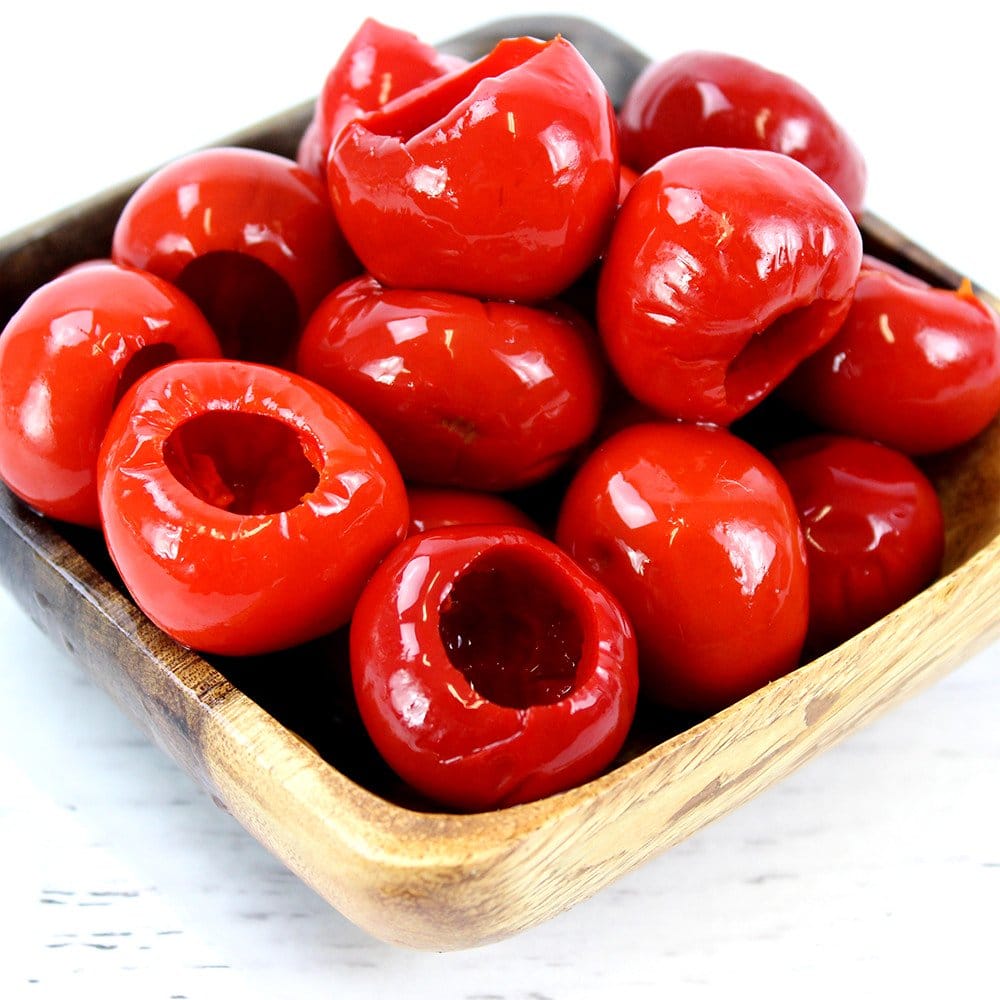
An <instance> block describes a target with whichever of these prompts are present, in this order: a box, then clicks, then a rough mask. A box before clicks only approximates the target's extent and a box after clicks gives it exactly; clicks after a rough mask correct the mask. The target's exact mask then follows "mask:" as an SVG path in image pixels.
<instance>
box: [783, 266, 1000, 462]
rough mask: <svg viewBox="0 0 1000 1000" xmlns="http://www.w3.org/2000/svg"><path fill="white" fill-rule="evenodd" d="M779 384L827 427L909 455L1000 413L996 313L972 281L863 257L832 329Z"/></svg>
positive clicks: (938, 446) (950, 443)
mask: <svg viewBox="0 0 1000 1000" xmlns="http://www.w3.org/2000/svg"><path fill="white" fill-rule="evenodd" d="M782 391H783V394H784V395H785V397H786V398H787V399H788V400H789V401H791V402H792V403H794V405H795V406H796V407H798V408H799V409H801V410H802V411H803V412H804V413H806V414H807V415H808V416H809V417H811V418H812V419H813V420H815V421H816V422H817V423H819V424H820V425H821V426H823V427H828V428H830V429H832V430H836V431H840V432H843V433H846V434H857V435H860V436H862V437H869V438H874V439H875V440H878V441H881V442H882V443H883V444H886V445H889V446H890V447H893V448H898V449H899V450H900V451H903V452H906V453H907V454H911V455H921V454H926V453H930V452H935V451H941V450H943V449H945V448H953V447H955V446H956V445H959V444H962V443H963V442H964V441H967V440H969V439H970V438H972V437H974V436H975V435H976V434H978V433H979V432H980V431H981V430H983V429H984V428H985V427H986V426H987V425H988V424H989V423H990V421H991V420H993V418H994V417H995V416H996V415H997V413H998V412H1000V318H998V316H997V314H996V312H994V310H993V309H991V308H990V306H989V305H987V304H986V303H985V302H984V301H982V300H981V299H979V298H977V297H976V296H975V294H974V293H973V291H972V288H971V285H969V284H968V283H966V284H965V285H963V287H962V288H960V289H959V290H958V291H953V290H951V289H944V288H933V287H931V286H930V285H928V284H926V283H925V282H923V281H920V280H919V279H918V278H915V277H913V276H912V275H907V274H902V273H901V272H899V271H896V270H895V269H894V268H888V267H887V265H885V264H882V263H881V262H880V261H876V260H875V259H873V258H865V263H864V266H863V268H862V271H861V276H860V278H859V279H858V285H857V289H856V291H855V294H854V301H853V304H852V305H851V310H850V312H849V313H848V314H847V318H846V319H845V321H844V323H843V325H842V326H841V328H840V330H839V331H838V332H837V335H836V336H835V337H834V338H833V339H832V340H831V341H830V342H829V343H828V344H826V346H825V347H823V349H822V350H820V351H818V352H817V353H816V354H815V355H813V356H812V357H810V358H809V359H808V360H807V361H806V362H805V363H804V364H803V365H802V366H801V367H800V368H799V369H798V370H797V371H796V372H795V374H794V375H793V376H792V377H791V379H789V381H788V383H787V384H786V385H785V386H784V387H783V390H782Z"/></svg>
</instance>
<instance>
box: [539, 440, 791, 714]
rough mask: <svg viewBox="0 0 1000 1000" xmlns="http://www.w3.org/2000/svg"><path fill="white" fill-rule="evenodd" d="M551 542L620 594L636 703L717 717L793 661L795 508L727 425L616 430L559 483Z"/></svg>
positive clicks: (764, 463) (770, 469)
mask: <svg viewBox="0 0 1000 1000" xmlns="http://www.w3.org/2000/svg"><path fill="white" fill-rule="evenodd" d="M556 541H557V542H558V543H559V544H560V545H561V546H562V547H563V548H565V549H566V551H567V552H569V553H570V555H572V556H573V558H574V559H576V560H577V561H578V562H579V563H580V564H581V565H582V566H583V567H584V568H585V569H587V570H588V571H589V572H591V573H593V574H594V576H595V577H596V578H597V579H598V580H600V581H601V582H602V583H603V584H604V585H605V586H606V587H607V588H608V589H609V590H610V591H611V592H612V593H613V594H614V595H615V596H616V597H617V598H618V599H619V600H620V601H621V602H622V605H623V606H624V608H625V611H626V613H627V614H628V615H629V617H630V618H631V620H632V623H633V625H634V626H635V630H636V636H637V639H638V643H639V657H640V669H641V678H642V693H643V695H644V696H645V697H648V698H650V699H652V700H654V701H658V702H662V703H663V704H665V705H669V706H671V707H672V708H675V709H679V710H683V711H689V712H696V713H708V712H714V711H716V710H717V709H721V708H723V707H725V706H726V705H728V704H730V703H731V702H734V701H736V700H738V699H739V698H741V697H743V696H744V695H746V694H749V693H750V692H751V691H753V690H755V689H756V688H758V687H760V686H761V685H763V684H766V683H767V682H768V681H771V680H774V679H775V678H777V677H779V676H781V675H782V674H784V673H787V672H788V671H789V670H791V669H792V668H793V667H795V666H796V665H797V663H798V657H799V653H800V651H801V649H802V644H803V640H804V639H805V634H806V619H807V610H808V592H807V571H806V562H805V554H804V551H803V547H802V539H801V536H800V533H799V525H798V516H797V514H796V512H795V507H794V504H793V502H792V497H791V495H790V493H789V491H788V487H787V486H786V485H785V483H784V482H783V480H782V479H781V477H780V476H779V475H778V472H777V471H776V470H775V468H774V466H773V465H772V464H771V463H770V462H769V461H768V460H767V459H766V458H765V457H764V456H763V455H761V454H760V453H759V452H757V451H756V450H755V449H754V448H752V447H751V446H750V445H748V444H746V443H745V442H743V441H741V440H740V439H739V438H737V437H735V436H734V435H732V434H730V433H729V432H728V431H726V430H722V429H718V428H708V427H696V426H692V425H689V424H668V423H652V424H638V425H636V426H634V427H630V428H628V429H626V430H623V431H620V432H618V433H617V434H615V435H614V436H612V437H611V438H609V439H608V440H607V441H605V442H604V443H603V444H601V445H600V446H599V447H598V448H597V449H596V450H595V451H594V452H593V453H592V454H591V455H590V457H589V458H588V459H587V460H586V461H585V462H584V463H583V465H582V467H581V468H580V470H579V472H578V473H577V475H576V476H575V477H574V479H573V481H572V482H571V483H570V486H569V489H568V490H567V492H566V496H565V499H564V501H563V506H562V510H561V511H560V514H559V523H558V526H557V528H556Z"/></svg>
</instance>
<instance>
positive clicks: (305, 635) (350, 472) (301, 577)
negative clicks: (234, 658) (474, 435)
mask: <svg viewBox="0 0 1000 1000" xmlns="http://www.w3.org/2000/svg"><path fill="white" fill-rule="evenodd" d="M98 492H99V499H100V505H101V518H102V524H103V527H104V534H105V538H106V540H107V544H108V549H109V551H110V553H111V556H112V558H113V560H114V562H115V565H116V566H117V568H118V571H119V573H120V574H121V577H122V580H123V581H124V583H125V586H126V587H127V588H128V590H129V592H130V593H131V594H132V597H133V598H134V599H135V602H136V604H138V605H139V607H140V608H141V609H142V610H143V611H144V612H145V613H146V615H147V616H148V617H149V618H151V619H152V620H153V622H155V623H156V624H157V625H159V626H160V628H162V629H163V630H164V631H166V632H168V633H169V634H170V635H172V636H173V637H174V638H175V639H177V641H178V642H180V643H182V644H183V645H186V646H191V647H194V648H195V649H200V650H204V651H207V652H213V653H224V654H227V655H246V654H251V653H260V652H266V651H269V650H274V649H281V648H284V647H286V646H291V645H295V644H297V643H301V642H305V641H306V640H307V639H312V638H315V637H317V636H319V635H322V634H324V633H327V632H331V631H333V630H334V629H336V628H338V627H340V626H341V625H343V624H345V623H346V622H347V620H348V618H349V617H350V615H351V611H352V610H353V608H354V603H355V601H356V600H357V596H358V594H359V593H360V591H361V588H362V586H363V585H364V583H365V581H366V580H367V578H368V576H369V574H370V573H371V571H372V569H374V567H375V565H376V563H377V562H378V561H379V560H380V559H381V558H382V557H383V556H384V555H385V553H386V552H387V551H388V550H389V549H390V548H392V546H393V545H394V544H395V543H396V542H398V541H399V540H400V539H402V538H403V537H404V535H405V533H406V526H407V520H408V514H407V504H406V492H405V489H404V486H403V482H402V479H401V477H400V475H399V471H398V470H397V468H396V466H395V463H394V462H393V461H392V458H391V457H390V456H389V454H388V452H387V451H386V450H385V446H384V445H383V444H382V442H381V441H380V440H379V439H378V438H377V437H376V435H375V434H374V432H373V431H372V430H371V428H370V427H369V426H368V425H367V424H366V423H365V422H364V421H363V420H362V419H361V417H359V416H358V414H357V413H355V411H354V410H352V409H351V408H350V407H349V406H347V404H346V403H343V402H342V401H341V400H339V399H337V398H336V397H335V396H333V395H331V394H330V393H329V392H327V391H326V390H325V389H323V388H322V387H320V386H318V385H315V384H314V383H311V382H308V381H307V380H306V379H303V378H300V377H299V376H297V375H295V374H293V373H291V372H285V371H281V370H279V369H276V368H270V367H267V366H263V365H253V364H248V363H246V362H238V361H201V362H174V363H173V364H170V365H165V366H164V367H162V368H160V369H158V370H157V371H154V372H152V373H151V374H149V375H147V376H146V377H145V378H144V379H142V380H140V381H139V382H137V383H136V384H135V385H134V386H133V388H132V389H131V390H130V391H129V393H128V394H127V395H126V396H125V397H124V398H123V400H122V402H121V405H120V406H119V407H118V409H117V410H116V411H115V414H114V417H113V418H112V420H111V423H110V425H109V427H108V433H107V436H106V437H105V439H104V444H103V446H102V449H101V453H100V457H99V461H98Z"/></svg>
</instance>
